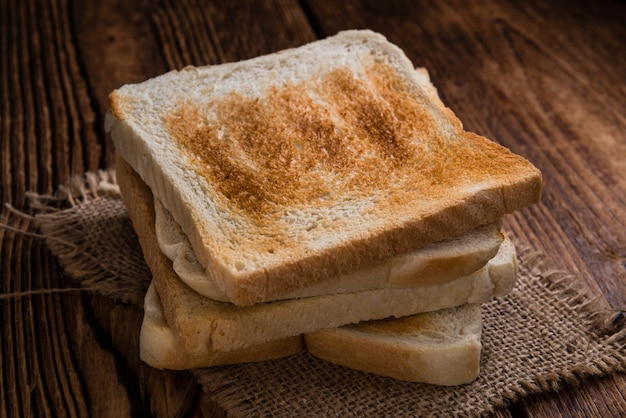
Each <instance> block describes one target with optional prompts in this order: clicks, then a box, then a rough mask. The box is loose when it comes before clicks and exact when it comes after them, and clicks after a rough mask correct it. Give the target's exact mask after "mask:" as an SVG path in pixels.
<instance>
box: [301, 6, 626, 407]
mask: <svg viewBox="0 0 626 418" xmlns="http://www.w3.org/2000/svg"><path fill="white" fill-rule="evenodd" d="M307 3H309V5H308V7H307V10H308V11H309V17H310V19H311V20H312V21H313V22H314V25H316V26H317V27H319V31H320V33H322V34H323V35H327V34H332V33H335V32H337V31H339V30H342V29H348V28H352V27H363V28H365V27H367V28H371V29H373V30H377V31H380V32H382V33H383V34H385V35H386V36H387V37H388V38H389V39H390V40H391V41H393V42H395V43H397V44H398V45H400V46H401V47H402V48H403V49H404V50H405V51H407V54H408V55H409V57H410V58H411V59H412V60H413V62H414V63H415V64H416V65H417V66H425V67H427V68H428V69H429V70H430V72H431V77H432V79H433V82H434V84H435V85H436V86H437V87H438V89H439V92H440V94H441V96H442V97H443V100H444V102H445V103H446V104H447V105H449V106H450V107H451V108H452V110H454V111H455V113H457V115H459V117H460V119H461V120H462V121H463V122H464V124H465V126H466V128H467V129H469V130H472V131H475V132H478V133H480V134H483V135H486V136H488V137H490V138H494V139H496V140H498V141H500V142H501V143H503V144H504V145H506V146H508V147H510V148H511V149H513V150H514V151H516V152H518V153H521V154H523V155H525V156H527V157H528V158H529V159H530V160H531V161H533V162H534V163H535V164H537V165H538V166H539V168H540V169H541V170H542V172H543V174H544V182H545V188H544V197H543V203H542V204H541V205H539V206H536V207H533V208H529V209H526V210H524V211H522V212H521V213H518V214H515V215H514V216H511V217H509V218H508V219H507V220H506V223H505V228H506V229H508V230H509V231H510V232H512V233H513V234H514V235H516V236H517V237H519V238H520V239H522V240H523V241H526V242H528V244H529V245H531V246H532V247H535V248H538V249H541V250H543V251H544V252H545V253H547V254H548V255H550V256H552V257H553V258H554V259H555V260H556V262H557V264H558V266H559V267H561V268H562V269H564V270H567V271H569V272H571V273H574V274H576V275H578V276H579V277H582V279H583V280H584V281H585V282H586V283H587V284H588V285H589V286H590V288H591V290H592V292H593V293H594V294H595V295H597V296H600V297H603V298H605V299H606V301H607V303H608V304H609V305H610V306H611V307H612V308H613V309H617V310H624V308H625V307H626V265H625V263H624V260H626V228H624V227H623V226H624V225H626V178H624V176H623V175H620V174H619V173H624V172H626V167H625V166H624V164H625V161H624V158H623V155H626V136H625V134H624V132H625V128H626V119H625V118H624V116H623V115H624V114H626V94H625V89H624V86H625V85H626V72H625V71H624V68H626V65H625V59H626V55H624V54H621V55H620V56H619V57H617V56H615V55H613V54H611V52H610V51H617V50H623V49H624V47H626V42H625V41H626V27H624V25H623V16H625V15H626V10H624V5H623V4H620V3H616V2H604V3H603V5H602V6H593V5H591V4H588V3H585V4H577V5H572V4H571V3H563V4H559V2H550V3H548V4H539V5H536V4H534V3H532V2H523V3H519V2H518V3H513V2H490V3H489V4H484V3H481V4H476V3H471V2H470V3H467V2H457V1H446V2H437V3H436V4H432V3H429V4H428V5H426V4H425V2H394V1H386V2H373V1H366V2H333V3H330V2H328V3H317V2H307ZM572 28H577V29H576V30H572ZM589 34H593V35H594V37H593V41H592V42H590V41H589V36H590V35H589ZM625 391H626V386H625V385H624V379H623V375H618V376H615V377H609V378H604V379H592V381H591V382H590V383H589V384H586V385H582V386H580V387H579V388H576V389H575V390H571V389H569V390H568V391H561V392H559V393H558V394H556V395H554V394H546V395H542V396H538V397H532V398H531V399H530V400H528V401H524V402H522V403H520V405H516V406H514V407H513V409H512V410H513V411H515V414H516V415H517V414H522V415H525V416H533V417H534V416H538V417H540V416H543V417H549V416H571V417H576V416H580V417H582V416H619V415H620V413H623V411H624V410H626V401H625V399H624V395H623V393H624V392H625Z"/></svg>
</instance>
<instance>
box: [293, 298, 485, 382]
mask: <svg viewBox="0 0 626 418" xmlns="http://www.w3.org/2000/svg"><path fill="white" fill-rule="evenodd" d="M481 329H482V320H481V313H480V306H479V305H472V304H468V305H463V306H460V307H456V308H451V309H444V310H442V311H437V312H428V313H422V314H417V315H412V316H409V317H405V318H400V319H393V320H382V321H371V322H369V323H362V324H355V325H349V326H345V327H341V328H335V329H327V330H320V331H317V332H314V333H310V334H306V335H305V342H306V347H307V350H308V351H309V352H310V353H311V354H313V355H315V356H317V357H319V358H322V359H324V360H326V361H330V362H331V363H335V364H339V365H342V366H346V367H350V368H352V369H356V370H361V371H363V372H368V373H374V374H378V375H382V376H389V377H393V378H394V379H398V380H405V381H410V382H421V383H429V384H433V385H445V386H455V385H462V384H467V383H470V382H472V381H474V380H475V379H476V378H477V377H478V375H479V373H480V355H481V350H482V344H481V341H480V337H481Z"/></svg>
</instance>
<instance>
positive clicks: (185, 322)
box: [107, 30, 541, 385]
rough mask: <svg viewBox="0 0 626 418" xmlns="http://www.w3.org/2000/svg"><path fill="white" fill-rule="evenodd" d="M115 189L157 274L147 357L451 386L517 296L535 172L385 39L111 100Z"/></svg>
mask: <svg viewBox="0 0 626 418" xmlns="http://www.w3.org/2000/svg"><path fill="white" fill-rule="evenodd" d="M110 107H111V108H110V112H109V114H108V115H107V130H108V131H109V132H110V133H111V137H112V139H113V142H114V144H115V147H116V152H117V163H116V164H117V180H118V183H119V185H120V190H121V193H122V196H123V198H124V201H125V203H126V206H127V208H128V212H129V216H130V218H131V220H132V222H133V226H134V228H135V230H136V232H137V235H138V237H139V241H140V244H141V247H142V250H143V252H144V256H145V258H146V261H147V263H148V265H149V266H150V268H151V270H152V273H153V281H152V284H151V286H150V288H149V290H148V293H147V295H146V298H145V315H144V322H143V325H142V329H141V336H140V342H141V358H142V359H143V360H144V361H145V362H147V363H148V364H150V365H151V366H153V367H157V368H167V369H188V368H197V367H209V366H214V365H222V364H233V363H242V362H251V361H264V360H269V359H276V358H280V357H284V356H288V355H292V354H295V353H298V352H300V351H301V350H303V349H307V350H309V351H310V352H311V353H312V354H313V355H315V356H318V357H320V358H323V359H326V360H328V361H331V362H334V363H337V364H341V365H344V366H347V367H352V368H356V369H359V370H363V371H365V372H371V373H377V374H381V375H386V376H391V377H393V378H396V379H402V380H409V381H420V382H426V383H432V384H440V385H456V384H462V383H467V382H470V381H472V380H474V379H475V378H476V376H477V375H478V373H479V364H480V351H481V343H480V333H481V316H480V304H481V303H483V302H486V301H489V300H490V299H492V298H493V297H494V296H498V295H504V294H506V293H507V292H509V291H510V289H511V288H512V287H513V285H514V282H515V277H516V274H517V264H516V255H515V249H514V247H513V245H512V243H511V242H510V240H509V239H508V238H507V237H506V235H505V234H504V232H503V231H502V217H503V216H504V215H506V214H508V213H511V212H514V211H517V210H520V209H522V208H524V207H526V206H529V205H532V204H534V203H537V202H538V201H539V199H540V194H541V174H540V172H539V171H538V170H537V169H536V168H535V167H534V166H533V165H532V164H531V163H530V162H528V161H526V160H525V159H523V158H522V157H520V156H517V155H515V154H513V153H511V152H510V151H509V150H507V149H505V148H504V147H502V146H500V145H498V144H496V143H494V142H492V141H490V140H488V139H486V138H483V137H481V136H478V135H475V134H472V133H470V132H466V131H464V130H463V127H462V125H461V122H460V121H459V120H458V118H457V117H456V116H455V115H454V114H453V113H452V111H450V110H449V109H448V108H446V107H445V106H444V104H443V103H442V102H441V100H440V99H439V97H438V95H437V91H436V89H435V88H434V87H433V85H432V84H431V82H430V80H429V77H428V73H427V72H426V70H424V69H415V68H414V67H413V65H412V64H411V62H410V61H409V59H408V58H407V57H406V56H405V54H404V53H403V52H402V51H401V50H400V49H399V48H397V47H396V46H395V45H393V44H391V43H389V42H388V41H387V40H386V39H385V38H384V37H383V36H382V35H379V34H376V33H373V32H371V31H367V30H358V31H357V30H354V31H346V32H340V33H339V34H337V35H335V36H332V37H329V38H326V39H324V40H321V41H317V42H314V43H311V44H308V45H304V46H302V47H299V48H296V49H291V50H286V51H281V52H278V53H275V54H271V55H267V56H262V57H258V58H254V59H251V60H247V61H242V62H237V63H229V64H222V65H215V66H206V67H188V68H185V69H183V70H181V71H172V72H170V73H167V74H164V75H162V76H159V77H156V78H154V79H151V80H147V81H145V82H143V83H140V84H134V85H126V86H123V87H121V88H120V89H118V90H116V91H114V92H113V93H112V94H111V96H110Z"/></svg>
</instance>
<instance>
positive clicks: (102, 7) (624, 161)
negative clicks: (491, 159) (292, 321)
mask: <svg viewBox="0 0 626 418" xmlns="http://www.w3.org/2000/svg"><path fill="white" fill-rule="evenodd" d="M432 3H433V4H427V2H424V1H406V2H400V1H394V0H384V1H364V2H359V1H356V0H354V1H352V0H342V1H330V0H328V1H326V0H323V1H307V0H302V1H296V0H282V1H258V2H252V1H241V2H234V1H233V2H221V1H213V2H208V1H207V2H202V1H200V0H163V1H157V0H154V1H149V0H109V1H98V2H80V1H69V0H50V1H38V0H21V1H18V0H4V1H2V2H0V50H1V55H0V66H1V67H0V68H1V70H0V138H1V142H0V144H1V149H0V175H1V178H2V183H1V186H0V187H1V188H0V195H1V198H2V202H3V204H4V203H9V204H11V205H12V206H13V207H15V208H17V209H24V208H25V207H26V196H25V192H26V191H28V190H31V191H36V192H39V193H51V192H53V191H54V190H55V189H56V187H57V185H58V184H60V183H62V182H64V181H65V180H67V179H68V178H69V177H70V176H72V175H74V174H80V173H83V172H86V171H93V170H97V169H99V168H106V167H109V166H111V164H112V157H113V147H112V145H111V142H110V140H109V139H107V137H106V136H105V133H104V128H103V118H104V113H105V111H106V109H107V95H108V93H109V92H110V91H111V90H113V89H114V88H116V87H119V86H121V85H122V84H124V83H130V82H138V81H142V80H144V79H146V78H148V77H152V76H155V75H158V74H161V73H163V72H165V71H167V70H170V69H174V68H181V67H183V66H185V65H190V64H191V65H200V64H215V63H221V62H226V61H234V60H240V59H245V58H250V57H253V56H256V55H260V54H265V53H269V52H272V51H276V50H279V49H283V48H288V47H293V46H298V45H301V44H304V43H306V42H309V41H312V40H315V39H317V38H322V37H325V36H327V35H330V34H334V33H335V32H337V31H339V30H342V29H348V28H370V29H373V30H375V31H378V32H381V33H383V34H384V35H386V36H387V37H388V38H389V39H390V40H391V41H392V42H394V43H397V44H398V45H399V46H401V47H402V48H403V49H404V50H405V51H406V52H407V54H408V55H409V57H410V58H411V59H412V60H413V62H414V63H415V65H416V66H425V67H427V68H428V69H429V71H430V74H431V77H432V79H433V82H434V84H435V85H436V86H437V87H438V89H439V92H440V94H441V96H442V98H443V100H444V102H445V103H446V104H447V105H448V106H450V107H451V108H452V109H453V110H454V111H455V112H456V113H457V114H458V115H459V117H460V118H461V120H462V121H463V122H464V124H465V126H466V128H467V129H468V130H471V131H475V132H478V133H480V134H483V135H486V136H488V137H491V138H493V139H496V140H497V141H499V142H501V143H502V144H504V145H506V146H508V147H510V148H511V149H512V150H514V151H515V152H517V153H520V154H522V155H524V156H526V157H527V158H529V159H530V160H531V161H533V162H534V163H535V164H536V165H537V166H538V167H539V168H540V169H541V170H542V171H543V174H544V182H545V189H544V196H543V203H542V204H541V205H538V206H536V207H533V208H531V209H528V210H525V211H523V212H521V213H519V214H516V215H514V216H511V217H509V218H508V219H507V221H506V227H507V228H511V229H515V230H516V231H517V233H518V234H521V235H522V236H523V237H524V239H526V240H528V241H529V242H530V243H531V244H532V245H533V246H535V247H536V248H538V249H540V250H543V251H544V252H545V253H546V254H548V255H549V256H552V257H554V258H555V260H556V262H557V263H558V265H559V266H560V267H561V268H563V269H565V270H567V271H569V272H571V273H573V274H575V275H577V276H578V277H580V278H581V280H583V281H585V282H586V283H587V284H588V285H589V287H590V292H592V294H593V295H595V296H598V297H600V298H602V299H604V300H605V301H606V303H607V307H610V308H613V309H618V310H622V311H624V310H625V309H626V133H625V132H626V4H625V3H623V2H619V1H616V0H605V1H597V2H576V4H572V3H573V2H570V1H565V0H563V1H546V2H541V1H526V2H515V1H510V2H507V1H497V0H485V1H481V2H466V1H460V0H459V1H456V0H445V1H438V2H432ZM579 3H580V4H579ZM9 215H10V214H9V209H7V208H6V207H4V205H3V208H2V220H3V221H8V223H9V226H10V227H12V228H15V229H17V230H26V229H28V228H29V227H30V221H28V220H25V219H21V218H18V217H15V216H9ZM0 236H2V240H0V255H1V259H0V263H1V264H0V292H1V293H3V294H7V293H13V292H20V291H28V290H37V289H49V288H64V287H68V286H70V285H71V283H69V281H68V280H67V278H65V277H64V276H63V271H62V270H61V268H60V267H59V265H58V263H57V260H56V259H55V258H54V257H53V256H52V255H51V254H50V253H49V252H48V251H47V249H46V247H45V245H44V244H43V243H42V241H41V240H40V239H37V238H36V237H31V236H25V235H23V234H19V233H15V232H12V231H10V230H0ZM0 312H1V314H0V315H1V317H0V318H1V320H0V340H1V343H0V356H1V358H2V362H1V364H0V380H1V382H2V385H1V387H2V389H1V391H0V416H37V417H39V416H81V417H82V416H96V417H100V416H107V417H108V416H110V417H118V416H146V415H154V416H199V415H202V414H203V413H204V414H205V415H207V416H210V413H211V412H220V411H215V409H214V408H213V405H212V404H211V402H210V400H209V398H210V397H209V396H208V395H207V394H202V393H201V391H200V390H199V388H198V386H197V385H196V384H195V382H194V379H193V378H192V377H191V376H190V375H189V374H187V373H182V372H176V373H175V372H161V371H156V370H152V369H150V368H148V367H147V366H145V365H144V364H142V363H141V362H140V361H139V360H138V358H137V331H138V329H139V325H140V322H141V312H140V311H139V310H138V309H136V308H133V307H131V306H126V305H122V304H119V303H115V302H112V301H110V300H108V299H105V298H101V297H95V296H91V295H88V294H85V293H84V292H66V293H53V294H43V295H32V296H29V297H21V298H17V297H8V298H6V297H5V298H4V299H2V300H0ZM624 393H626V376H625V375H624V374H621V375H616V376H613V377H608V378H593V379H590V380H589V381H587V382H586V383H584V384H582V385H581V386H579V387H577V388H571V387H568V388H566V389H564V390H562V391H560V392H558V393H550V394H545V395H541V396H533V397H531V398H529V399H526V400H523V401H521V402H519V403H516V404H513V405H511V406H510V410H508V411H502V413H501V414H500V415H502V416H509V415H510V416H516V417H518V416H533V417H535V416H538V417H560V416H570V417H572V416H581V417H582V416H598V417H599V416H602V417H607V416H618V415H620V411H621V412H622V413H623V411H626V395H624Z"/></svg>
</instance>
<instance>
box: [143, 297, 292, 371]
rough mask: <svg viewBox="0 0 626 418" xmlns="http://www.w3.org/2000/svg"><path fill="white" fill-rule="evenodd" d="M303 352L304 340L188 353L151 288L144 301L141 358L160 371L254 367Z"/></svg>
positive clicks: (290, 338) (290, 339)
mask: <svg viewBox="0 0 626 418" xmlns="http://www.w3.org/2000/svg"><path fill="white" fill-rule="evenodd" d="M303 349H304V343H303V340H302V336H300V335H297V336H294V337H289V338H285V339H282V340H278V341H270V342H267V343H264V344H260V345H256V346H250V347H246V348H242V349H239V350H234V351H228V352H217V351H211V350H209V349H206V350H204V351H202V352H199V353H195V354H194V353H188V352H186V351H185V349H184V348H183V347H182V346H181V345H180V344H179V343H178V340H177V339H176V336H175V335H174V333H173V332H172V329H171V328H170V326H169V325H168V324H167V321H166V320H165V317H164V315H163V307H162V306H161V299H160V298H159V294H158V293H157V291H156V289H155V288H154V286H153V285H150V287H149V288H148V292H147V293H146V297H145V300H144V317H143V322H142V324H141V331H140V333H139V355H140V358H141V359H142V360H143V361H144V362H146V363H147V364H148V365H150V366H151V367H154V368H157V369H170V370H186V369H195V368H200V367H211V366H220V365H225V364H239V363H251V362H258V361H266V360H273V359H277V358H282V357H287V356H291V355H294V354H297V353H299V352H301V351H302V350H303Z"/></svg>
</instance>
